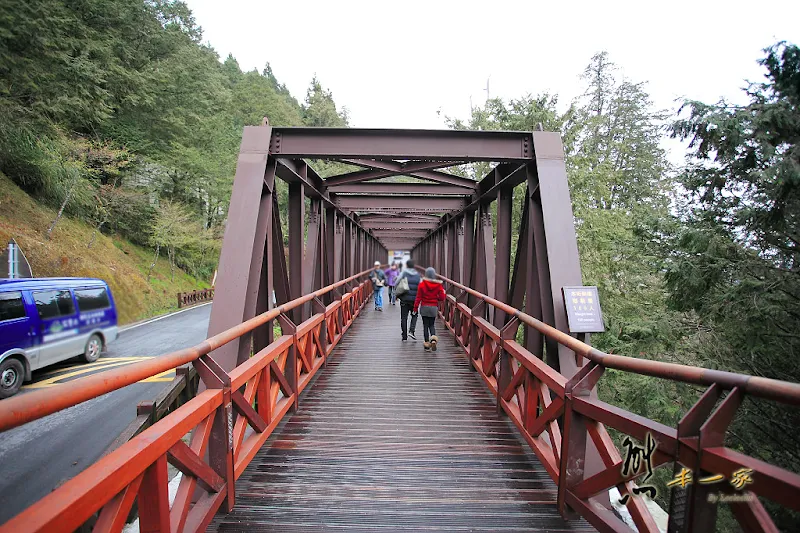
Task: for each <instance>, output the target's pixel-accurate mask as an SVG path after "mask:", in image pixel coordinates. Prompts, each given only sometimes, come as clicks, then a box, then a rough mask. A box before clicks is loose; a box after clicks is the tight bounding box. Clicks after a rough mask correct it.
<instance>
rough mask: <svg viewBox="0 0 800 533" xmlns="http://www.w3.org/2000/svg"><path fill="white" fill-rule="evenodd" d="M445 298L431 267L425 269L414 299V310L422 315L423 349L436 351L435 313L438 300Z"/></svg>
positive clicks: (437, 308) (440, 284)
mask: <svg viewBox="0 0 800 533" xmlns="http://www.w3.org/2000/svg"><path fill="white" fill-rule="evenodd" d="M444 299H445V295H444V287H443V286H442V282H441V280H438V279H436V271H435V270H434V269H433V267H428V268H427V269H425V277H424V278H422V281H421V282H420V283H419V287H417V299H416V300H414V312H415V313H417V312H418V313H419V314H420V316H421V317H422V329H423V332H424V334H425V350H426V351H427V350H433V351H434V352H435V351H436V344H437V343H438V342H439V338H438V337H437V336H436V327H435V322H436V315H437V314H438V313H439V302H443V301H444Z"/></svg>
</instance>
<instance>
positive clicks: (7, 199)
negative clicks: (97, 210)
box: [0, 173, 208, 323]
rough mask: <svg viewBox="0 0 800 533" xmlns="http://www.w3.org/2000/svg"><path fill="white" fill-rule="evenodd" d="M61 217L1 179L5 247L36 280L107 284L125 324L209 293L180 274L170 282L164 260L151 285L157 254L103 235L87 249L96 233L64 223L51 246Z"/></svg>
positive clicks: (1, 242)
mask: <svg viewBox="0 0 800 533" xmlns="http://www.w3.org/2000/svg"><path fill="white" fill-rule="evenodd" d="M55 216H56V211H55V210H54V209H51V208H49V207H45V206H43V205H41V204H39V203H37V202H36V200H34V199H33V198H31V197H30V196H28V195H27V194H26V193H25V192H24V191H22V190H21V189H20V188H19V187H17V186H16V185H15V184H14V183H13V182H12V181H11V180H9V179H8V178H7V177H6V176H4V175H3V174H2V173H0V246H5V245H6V244H7V243H8V240H9V239H10V238H14V239H15V240H16V241H17V244H19V245H20V246H21V247H22V251H23V252H24V254H25V257H27V258H28V262H30V264H31V269H32V270H33V275H34V276H37V277H53V276H87V277H95V278H101V279H104V280H106V282H108V284H109V285H110V286H111V290H112V292H113V294H114V298H115V300H116V302H117V309H118V312H119V321H120V323H127V322H133V321H135V320H139V319H143V318H147V317H150V316H153V315H156V314H159V313H163V312H165V311H169V310H172V309H175V308H176V306H177V301H176V297H175V293H177V292H184V291H190V290H193V289H198V288H203V287H207V286H208V283H207V282H204V281H200V280H197V279H195V278H194V277H192V276H190V275H189V274H186V273H185V272H183V271H182V270H180V269H176V270H175V281H174V282H172V281H170V271H169V263H168V262H167V260H166V258H160V259H159V261H158V264H157V265H156V268H155V269H154V270H153V275H152V277H151V278H150V281H149V282H148V281H147V271H148V269H149V267H150V263H151V261H152V257H153V252H152V251H150V250H148V249H145V248H142V247H140V246H136V245H134V244H131V243H130V242H128V241H126V240H123V239H120V238H118V237H109V236H106V235H102V234H100V235H98V236H97V238H96V239H95V242H94V244H93V245H92V247H91V248H88V247H87V244H88V243H89V240H90V239H91V236H92V231H93V228H92V227H91V226H89V225H87V224H86V223H85V222H83V221H80V220H75V219H70V218H67V217H66V216H64V217H62V218H61V220H60V221H59V222H58V225H57V226H56V229H55V230H54V231H53V236H52V239H51V240H49V241H48V240H47V238H46V237H45V232H46V231H47V228H48V226H49V225H50V223H51V222H52V221H53V219H54V218H55Z"/></svg>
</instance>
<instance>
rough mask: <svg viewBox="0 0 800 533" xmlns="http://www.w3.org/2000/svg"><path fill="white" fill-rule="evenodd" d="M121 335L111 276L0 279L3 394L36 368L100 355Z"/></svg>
mask: <svg viewBox="0 0 800 533" xmlns="http://www.w3.org/2000/svg"><path fill="white" fill-rule="evenodd" d="M116 338H117V310H116V308H115V307H114V298H113V297H112V296H111V290H110V289H109V288H108V285H107V284H106V282H105V281H103V280H99V279H92V278H27V279H3V280H0V398H8V397H9V396H13V395H14V394H16V393H17V391H19V389H20V387H21V386H22V383H23V382H24V381H29V380H30V379H31V373H32V372H33V371H34V370H38V369H40V368H42V367H45V366H48V365H52V364H54V363H58V362H60V361H63V360H65V359H70V358H72V357H75V356H80V357H81V359H82V360H83V361H85V362H87V363H91V362H93V361H96V360H97V359H98V358H99V357H100V353H101V352H102V351H103V349H104V348H105V346H106V345H107V344H108V343H109V342H111V341H113V340H114V339H116Z"/></svg>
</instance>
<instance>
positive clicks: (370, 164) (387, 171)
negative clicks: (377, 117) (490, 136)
mask: <svg viewBox="0 0 800 533" xmlns="http://www.w3.org/2000/svg"><path fill="white" fill-rule="evenodd" d="M340 161H342V162H343V163H347V164H348V165H356V166H360V167H364V168H367V169H370V170H362V171H359V172H351V173H349V174H341V175H340V176H333V177H331V178H328V183H329V184H342V183H354V182H356V181H366V180H370V179H377V178H385V177H390V176H398V175H407V176H412V177H414V178H419V179H423V180H426V181H433V182H436V183H447V184H449V185H455V186H456V187H463V188H465V189H468V190H469V191H470V192H471V191H474V190H475V187H476V186H477V183H476V182H475V180H471V179H468V178H462V177H461V176H455V175H453V174H448V173H446V172H436V171H434V170H433V169H436V168H442V167H449V166H453V165H456V164H458V162H454V161H446V162H444V163H443V162H441V161H439V162H430V161H407V162H397V161H376V160H373V159H341V160H340Z"/></svg>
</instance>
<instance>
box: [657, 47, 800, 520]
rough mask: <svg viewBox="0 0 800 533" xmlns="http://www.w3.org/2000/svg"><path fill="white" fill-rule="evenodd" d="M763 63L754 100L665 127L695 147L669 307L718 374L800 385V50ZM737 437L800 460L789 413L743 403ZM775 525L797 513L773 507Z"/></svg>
mask: <svg viewBox="0 0 800 533" xmlns="http://www.w3.org/2000/svg"><path fill="white" fill-rule="evenodd" d="M765 52H766V57H765V58H764V59H763V60H761V61H760V63H761V64H762V65H763V66H764V67H765V68H766V78H767V81H766V82H764V83H752V84H750V86H749V87H748V88H747V90H746V92H747V95H748V97H749V99H750V103H749V104H747V105H745V106H732V105H729V104H728V103H726V102H724V101H721V102H719V103H717V104H715V105H709V104H704V103H701V102H696V101H687V102H685V104H684V106H683V108H682V109H683V110H684V111H688V116H685V115H684V116H681V117H680V118H679V119H677V120H676V121H675V122H674V123H673V125H672V134H673V136H676V137H680V138H681V139H689V140H690V149H691V153H690V158H689V160H688V165H687V167H686V169H685V171H684V172H683V173H682V174H681V185H682V186H683V188H684V189H685V190H686V191H687V193H688V195H687V198H686V200H685V201H684V202H683V203H681V204H680V205H679V209H680V214H681V218H682V220H683V222H684V223H683V225H682V226H681V227H680V228H679V229H678V230H677V231H675V232H674V233H673V234H672V238H671V239H670V240H668V241H667V245H668V246H669V247H670V248H671V254H670V260H669V262H668V263H667V274H666V279H667V286H668V288H669V291H670V293H669V301H670V303H671V304H672V306H673V307H674V308H676V309H679V310H684V311H692V312H694V313H697V315H698V317H699V318H700V319H701V320H702V321H703V322H705V323H707V324H709V325H710V327H712V328H713V330H714V331H715V332H717V334H718V335H719V336H720V337H721V340H722V343H723V344H722V346H721V347H717V348H716V349H714V350H713V352H712V351H710V350H709V359H710V360H711V363H712V364H713V365H714V366H717V367H721V368H726V369H732V370H738V371H741V372H746V373H748V374H753V375H758V376H767V377H772V378H776V379H784V380H790V381H795V382H797V381H800V371H798V366H797V363H796V356H797V353H798V351H800V335H798V333H797V331H798V324H799V323H800V275H799V274H800V266H799V265H800V262H799V261H800V219H799V218H798V214H800V48H798V47H797V46H794V45H788V44H785V43H779V44H777V45H775V46H772V47H770V48H768V49H766V50H765ZM742 411H743V412H742V416H741V417H740V419H739V420H737V423H736V424H735V425H734V427H733V429H732V434H733V435H734V437H735V439H734V444H735V445H737V447H741V449H743V450H744V451H745V452H746V453H749V454H753V455H756V456H759V457H761V458H764V459H765V460H767V461H770V462H775V463H777V464H779V465H781V466H783V467H785V468H789V469H790V470H792V469H796V464H797V460H798V459H800V441H798V439H797V438H796V437H795V436H794V433H793V432H792V430H791V428H794V427H796V426H797V425H798V424H799V423H800V415H799V414H798V412H797V410H796V409H791V408H788V407H785V406H780V405H766V402H751V403H747V404H745V406H744V408H743V409H742ZM771 511H773V512H774V513H776V516H777V518H778V525H779V527H782V528H786V529H787V530H788V529H791V524H794V525H795V526H796V524H797V522H796V521H797V519H798V518H797V516H792V515H790V514H788V513H787V512H786V511H785V510H779V509H771Z"/></svg>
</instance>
